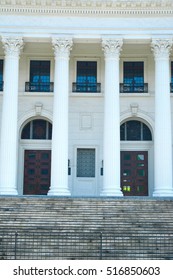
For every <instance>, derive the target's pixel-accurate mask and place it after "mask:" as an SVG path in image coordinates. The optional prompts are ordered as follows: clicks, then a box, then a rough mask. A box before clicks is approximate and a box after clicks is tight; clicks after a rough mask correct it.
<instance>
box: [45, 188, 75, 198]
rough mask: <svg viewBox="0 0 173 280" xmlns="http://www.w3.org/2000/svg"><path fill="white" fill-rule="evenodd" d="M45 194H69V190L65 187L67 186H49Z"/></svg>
mask: <svg viewBox="0 0 173 280" xmlns="http://www.w3.org/2000/svg"><path fill="white" fill-rule="evenodd" d="M47 195H53V196H71V193H70V191H69V190H68V189H67V187H63V186H61V187H57V186H56V187H55V186H51V187H50V190H49V191H48V193H47Z"/></svg>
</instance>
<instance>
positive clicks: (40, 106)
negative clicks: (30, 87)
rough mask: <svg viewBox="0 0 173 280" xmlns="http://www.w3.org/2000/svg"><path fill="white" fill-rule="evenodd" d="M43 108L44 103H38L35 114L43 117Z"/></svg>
mask: <svg viewBox="0 0 173 280" xmlns="http://www.w3.org/2000/svg"><path fill="white" fill-rule="evenodd" d="M42 107H43V104H42V103H36V104H35V114H36V115H38V116H41V112H42Z"/></svg>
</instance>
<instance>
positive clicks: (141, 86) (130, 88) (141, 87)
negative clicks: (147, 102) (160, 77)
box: [120, 83, 148, 93]
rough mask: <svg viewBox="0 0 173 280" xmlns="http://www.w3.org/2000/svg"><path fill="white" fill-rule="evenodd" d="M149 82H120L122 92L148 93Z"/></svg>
mask: <svg viewBox="0 0 173 280" xmlns="http://www.w3.org/2000/svg"><path fill="white" fill-rule="evenodd" d="M147 92H148V84H147V83H138V84H127V83H121V84H120V93H147Z"/></svg>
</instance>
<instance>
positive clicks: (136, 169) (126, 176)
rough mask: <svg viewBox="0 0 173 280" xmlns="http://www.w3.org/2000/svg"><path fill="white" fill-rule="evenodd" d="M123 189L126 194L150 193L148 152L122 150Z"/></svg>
mask: <svg viewBox="0 0 173 280" xmlns="http://www.w3.org/2000/svg"><path fill="white" fill-rule="evenodd" d="M121 189H122V192H123V194H124V195H125V196H147V195H148V152H147V151H122V152H121Z"/></svg>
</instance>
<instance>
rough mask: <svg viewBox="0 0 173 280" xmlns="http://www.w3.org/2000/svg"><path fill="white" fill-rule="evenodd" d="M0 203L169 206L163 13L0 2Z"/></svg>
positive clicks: (171, 93)
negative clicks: (42, 198)
mask: <svg viewBox="0 0 173 280" xmlns="http://www.w3.org/2000/svg"><path fill="white" fill-rule="evenodd" d="M0 36H1V39H0V119H1V128H0V195H50V196H69V197H70V196H72V197H78V196H80V197H88V196H91V197H109V196H110V197H116V196H118V197H119V196H120V197H122V196H148V197H152V196H154V197H157V196H158V197H172V196H173V182H172V174H173V164H172V158H173V151H172V133H173V132H172V126H173V50H172V49H173V48H172V45H173V1H167V0H166V1H157V0H155V1H150V0H144V1H142V0H141V1H135V0H128V1H125V0H114V1H99V0H98V1H85V0H79V1H77V0H75V1H57V0H54V1H50V0H47V1H46V0H45V1H40V0H38V1H36V0H35V1H30V0H18V1H17V0H16V1H12V0H11V1H6V0H4V1H2V0H1V1H0Z"/></svg>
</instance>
